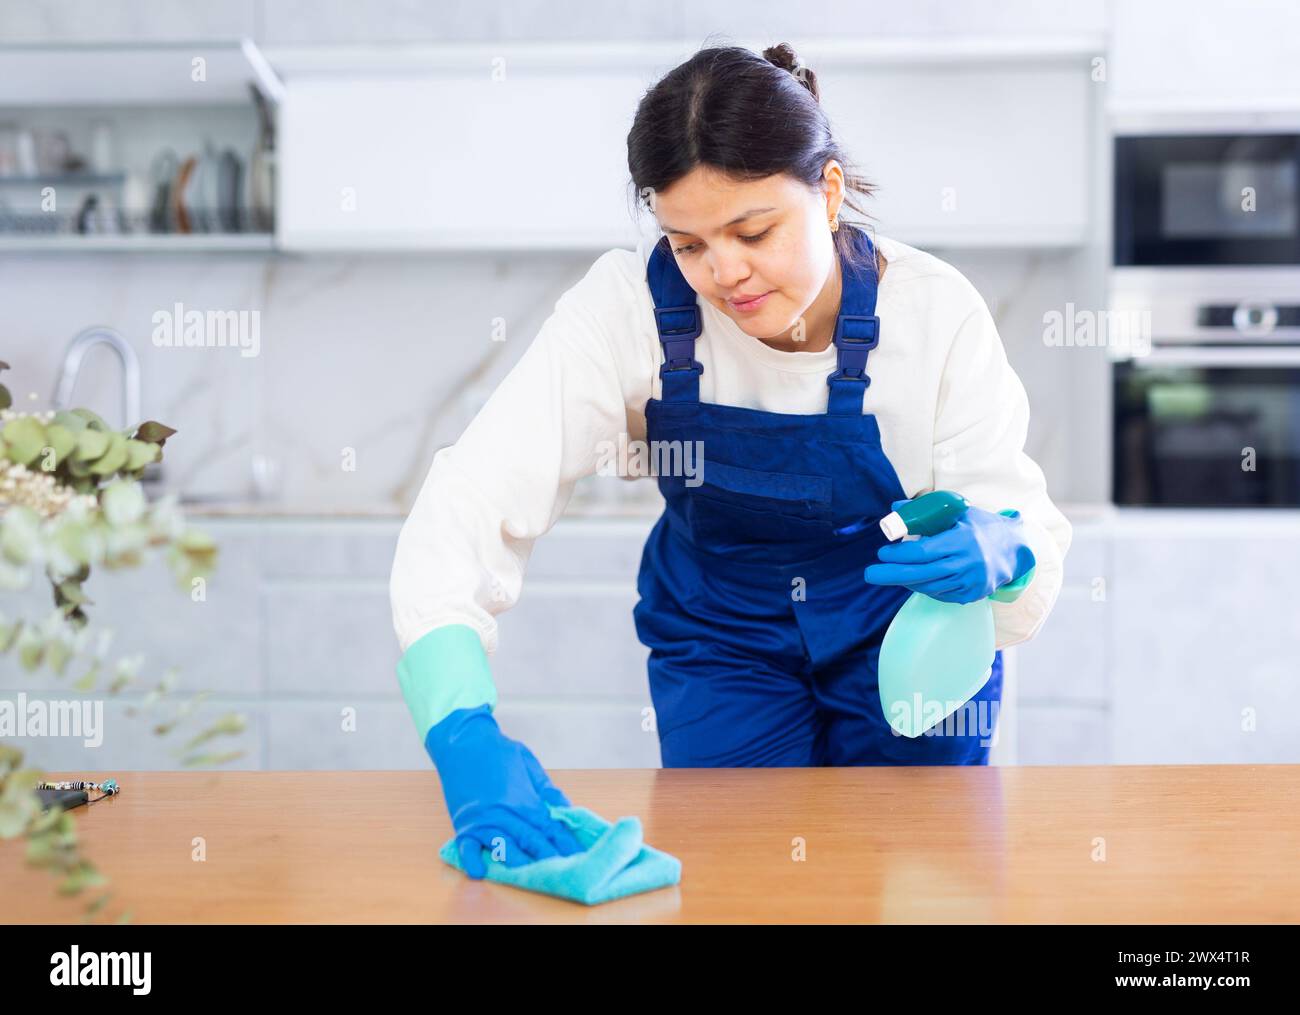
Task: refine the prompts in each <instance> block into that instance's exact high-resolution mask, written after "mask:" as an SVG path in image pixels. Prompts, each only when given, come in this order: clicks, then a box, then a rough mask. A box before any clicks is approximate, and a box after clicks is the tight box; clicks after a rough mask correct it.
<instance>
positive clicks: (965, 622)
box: [878, 490, 1034, 737]
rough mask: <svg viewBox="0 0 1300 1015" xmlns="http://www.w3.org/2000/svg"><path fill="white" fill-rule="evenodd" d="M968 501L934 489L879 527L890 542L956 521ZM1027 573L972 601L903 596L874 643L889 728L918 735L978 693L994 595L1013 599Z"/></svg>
mask: <svg viewBox="0 0 1300 1015" xmlns="http://www.w3.org/2000/svg"><path fill="white" fill-rule="evenodd" d="M968 506H969V505H967V503H966V500H965V498H964V497H962V496H961V495H960V494H957V493H953V492H952V491H950V490H935V491H934V492H933V493H927V494H925V495H924V496H921V497H917V498H916V499H915V500H911V501H908V502H907V503H906V504H903V505H902V506H900V507H899V509H898V510H897V511H892V512H890V513H889V514H888V515H886V516H885V517H884V518H883V519H881V522H880V529H881V531H882V532H884V534H885V538H886V539H889V540H890V541H894V540H898V539H902V538H903V537H904V536H907V535H913V536H933V535H935V534H937V533H939V532H943V531H944V530H945V529H949V528H951V527H952V526H953V525H955V524H956V523H957V521H958V520H959V519H960V518H961V517H962V516H963V515H965V514H966V509H967V507H968ZM1001 513H1002V514H1004V515H1010V516H1014V515H1015V512H1014V511H1003V512H1001ZM1033 577H1034V569H1033V568H1032V567H1031V568H1030V569H1029V570H1028V571H1027V572H1026V573H1025V574H1024V575H1022V576H1021V577H1019V578H1017V579H1016V580H1015V581H1013V582H1009V583H1007V584H1006V585H1003V586H1002V587H1001V588H1000V589H998V590H997V591H996V592H994V593H993V594H992V595H991V596H989V597H988V598H986V599H980V600H977V601H976V602H973V603H945V602H942V601H940V600H938V599H931V598H930V597H929V596H927V595H925V594H924V593H921V592H913V593H912V595H911V596H909V597H908V599H907V601H906V602H905V603H903V605H902V607H901V608H900V609H899V611H898V613H897V614H895V615H894V619H893V620H892V621H891V622H890V624H889V629H888V630H887V631H886V632H885V639H884V641H883V642H882V643H881V646H880V662H879V667H878V683H879V687H880V705H881V708H882V709H884V713H885V718H886V720H887V721H888V722H889V725H890V726H892V727H893V728H894V730H895V731H897V732H898V733H899V734H901V735H902V736H905V737H919V736H920V735H921V734H923V733H924V732H925V731H926V730H928V729H930V728H931V727H932V726H937V725H938V724H939V723H941V722H943V720H944V719H946V718H948V716H950V715H952V713H953V712H955V711H957V709H959V708H961V706H962V705H964V704H966V702H968V701H970V699H971V698H973V697H975V695H976V694H978V693H979V691H980V688H982V687H983V686H984V684H985V683H986V682H987V681H988V679H989V677H990V676H992V674H993V656H994V652H995V651H996V648H995V643H994V631H993V600H997V601H998V602H1001V603H1010V602H1015V600H1016V599H1018V598H1019V597H1020V593H1022V592H1023V591H1024V590H1025V588H1026V586H1028V585H1029V583H1030V581H1032V580H1033Z"/></svg>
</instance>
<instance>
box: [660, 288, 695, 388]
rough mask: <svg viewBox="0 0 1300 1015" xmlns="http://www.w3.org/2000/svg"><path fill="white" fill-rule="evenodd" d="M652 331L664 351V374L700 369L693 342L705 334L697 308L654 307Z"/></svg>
mask: <svg viewBox="0 0 1300 1015" xmlns="http://www.w3.org/2000/svg"><path fill="white" fill-rule="evenodd" d="M655 327H656V328H658V329H659V341H660V343H661V344H662V345H663V347H664V365H663V369H664V370H669V371H673V370H695V371H696V372H703V369H704V368H703V367H702V366H701V365H700V364H699V363H698V362H696V360H695V340H696V339H697V338H699V337H700V334H701V332H703V331H704V316H703V315H702V314H701V313H700V305H699V304H698V303H692V304H689V305H687V306H681V307H655Z"/></svg>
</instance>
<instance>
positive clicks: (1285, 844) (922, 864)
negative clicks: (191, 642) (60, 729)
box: [0, 765, 1300, 924]
mask: <svg viewBox="0 0 1300 1015" xmlns="http://www.w3.org/2000/svg"><path fill="white" fill-rule="evenodd" d="M79 775H80V776H81V777H88V778H97V776H95V775H92V774H90V773H61V774H52V775H51V777H52V778H77V777H78V776H79ZM551 775H552V777H553V779H554V780H555V782H556V784H557V785H559V786H560V787H562V788H563V789H564V791H565V792H566V793H567V794H568V796H569V797H570V799H572V800H573V801H574V803H577V804H582V805H583V806H586V807H590V808H591V809H592V810H594V811H595V812H596V813H598V814H600V815H602V816H604V817H606V818H608V819H610V820H611V821H612V820H614V819H616V818H618V817H621V816H624V815H637V816H638V817H640V819H641V822H642V825H643V828H644V830H645V839H646V842H648V843H649V844H650V845H652V846H655V847H657V848H659V849H662V850H664V851H666V852H668V853H671V854H673V855H674V856H676V857H678V858H679V859H680V860H681V861H682V881H681V884H679V885H677V886H674V887H672V888H667V889H661V890H659V891H655V892H650V893H646V894H643V895H637V896H632V897H630V898H626V899H620V900H618V901H616V902H612V903H606V904H604V905H600V906H595V907H587V906H582V905H578V904H575V903H571V902H566V901H563V900H559V899H553V898H549V897H547V896H543V895H537V894H534V893H529V892H524V891H520V890H518V889H515V888H510V887H507V886H505V885H499V884H494V883H491V882H488V881H480V882H474V881H470V880H469V879H468V878H467V877H465V875H464V874H462V873H460V872H459V871H457V870H454V869H453V868H451V867H448V866H447V865H445V864H444V863H443V862H442V861H441V860H440V859H438V856H437V851H438V847H439V846H441V844H442V843H443V842H445V841H446V840H447V839H448V838H449V837H450V835H451V824H450V821H449V819H448V817H447V814H446V811H445V808H444V805H443V803H442V797H441V794H440V792H439V789H438V782H437V775H436V773H434V772H433V771H432V770H430V771H428V772H137V773H131V772H125V773H113V772H105V773H101V776H102V777H103V778H107V777H109V776H115V777H116V778H117V779H118V781H119V782H120V783H121V785H122V787H123V789H122V793H121V795H120V796H117V797H114V798H110V799H106V800H103V801H101V802H98V803H95V804H92V805H90V807H89V808H86V807H81V808H77V810H76V811H75V812H74V813H75V814H76V815H77V816H78V828H79V830H80V836H81V840H82V843H83V848H84V850H85V853H86V855H87V856H88V857H90V858H91V859H93V861H94V862H95V863H96V864H97V866H98V867H99V869H100V870H101V871H103V872H104V873H105V874H107V875H108V876H109V877H110V878H111V879H112V881H113V886H112V889H113V892H114V898H115V902H114V909H115V910H116V908H117V905H118V902H119V901H120V904H121V905H122V906H124V907H126V908H129V909H130V910H131V911H132V913H133V922H135V923H137V924H141V923H442V922H458V923H459V922H488V923H525V922H583V923H625V922H626V923H637V922H655V923H659V922H664V923H668V922H683V923H692V922H695V923H785V922H794V923H872V922H886V923H913V922H920V923H929V922H937V923H968V922H973V923H997V922H1009V923H1037V922H1045V923H1294V922H1297V921H1300V862H1297V858H1300V765H1173V766H1080V767H1024V768H1015V767H1007V768H1003V767H934V768H930V767H915V768H897V767H883V768H803V769H792V768H767V769H752V768H751V769H666V770H665V769H626V770H580V771H564V770H557V771H553V772H552V773H551ZM196 837H201V838H202V840H203V844H204V846H205V849H206V860H204V861H202V862H198V861H196V860H195V859H193V858H192V854H193V852H194V850H195V848H196V847H195V844H194V841H193V840H194V839H195V838H196ZM22 850H23V846H22V844H21V843H20V842H13V841H10V842H3V843H0V881H2V882H3V884H4V891H3V893H2V894H0V920H3V921H6V922H11V923H13V922H24V923H47V922H76V921H77V920H78V919H79V918H80V914H81V909H80V906H81V905H82V904H83V903H79V902H77V901H72V900H65V899H57V898H56V897H55V894H54V882H53V879H52V878H50V877H49V876H48V875H47V874H45V873H44V872H42V871H39V870H37V869H34V868H26V867H24V866H23V860H22ZM800 856H802V857H803V859H799V857H800Z"/></svg>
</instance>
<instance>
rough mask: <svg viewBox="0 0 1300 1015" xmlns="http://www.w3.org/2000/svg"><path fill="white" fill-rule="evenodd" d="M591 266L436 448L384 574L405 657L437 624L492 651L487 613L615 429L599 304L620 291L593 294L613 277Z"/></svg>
mask: <svg viewBox="0 0 1300 1015" xmlns="http://www.w3.org/2000/svg"><path fill="white" fill-rule="evenodd" d="M602 260H604V258H602ZM597 266H598V267H600V269H601V270H597V267H593V269H592V271H591V272H589V273H588V275H587V277H586V278H585V279H583V280H582V281H581V282H579V283H578V285H576V286H574V287H573V288H572V289H570V290H569V291H568V292H566V293H565V294H564V295H563V296H561V297H560V299H559V300H558V301H557V302H556V304H555V310H554V313H552V314H551V316H550V317H548V318H547V320H546V321H545V323H544V324H543V325H542V327H541V330H540V331H539V332H538V334H537V336H536V338H535V339H534V340H533V342H532V343H531V345H529V347H528V349H527V350H525V352H524V354H523V356H522V357H521V358H520V359H519V361H518V362H517V363H516V364H515V365H514V367H513V368H512V369H511V370H510V372H509V374H508V375H507V376H506V377H505V378H504V380H503V381H502V382H501V384H500V386H499V387H498V388H497V389H496V390H495V391H494V392H493V393H492V395H491V397H490V398H489V399H488V400H487V402H486V403H485V404H484V406H483V407H482V409H481V410H480V411H479V412H478V414H477V415H476V416H475V417H474V419H473V421H472V422H471V423H470V424H469V426H468V427H467V428H466V429H465V432H464V434H463V435H462V436H461V437H460V439H459V440H458V441H456V443H455V444H454V445H452V446H450V447H446V448H443V449H441V450H440V451H438V452H437V454H435V455H434V458H433V463H432V465H431V466H430V468H429V472H428V475H427V476H426V477H425V480H424V484H423V486H422V487H421V488H420V492H419V495H418V496H417V497H416V500H415V504H414V506H413V507H412V509H411V513H410V515H409V516H408V517H407V519H406V521H405V523H404V524H403V526H402V530H401V533H400V535H399V537H398V541H397V552H396V556H395V558H394V561H393V569H392V575H391V578H390V581H389V594H390V600H391V605H392V611H393V626H394V629H395V630H396V632H397V637H398V641H399V642H400V644H401V649H402V651H403V653H405V652H406V650H407V649H408V648H410V646H411V645H412V644H413V643H415V642H416V641H418V640H419V639H420V638H421V637H423V636H424V635H425V634H427V633H428V632H429V631H431V630H433V629H434V628H437V627H441V626H443V625H447V624H465V625H468V626H469V627H471V628H473V629H474V630H475V631H477V632H478V634H479V638H480V640H481V641H482V642H483V648H484V650H485V651H487V652H493V651H495V649H496V643H497V623H496V616H497V614H500V613H501V612H503V611H505V610H507V609H509V608H510V607H511V606H513V605H514V604H515V602H516V601H517V600H518V598H519V593H520V590H521V587H522V584H523V576H524V569H525V567H526V565H527V563H528V557H529V555H530V553H531V552H532V546H533V542H534V540H535V539H536V538H537V537H538V536H540V535H542V534H543V533H545V532H546V531H547V530H548V529H550V527H551V526H552V525H553V524H554V523H555V521H556V519H558V518H559V516H560V514H561V513H562V512H563V510H564V508H565V505H566V504H567V503H568V500H569V497H570V496H571V494H572V493H573V487H574V484H575V483H576V482H577V480H578V479H580V478H582V477H583V476H587V475H590V474H592V473H594V472H595V471H596V468H597V465H598V462H599V457H600V451H601V447H602V442H606V441H611V442H617V439H618V434H619V433H620V432H621V431H622V430H623V429H624V428H625V426H626V420H627V416H626V412H625V400H624V394H623V388H622V385H621V383H620V378H619V369H618V360H617V357H616V356H615V354H614V351H613V345H612V343H613V342H614V341H616V340H618V339H619V336H617V335H611V334H609V331H610V328H609V323H610V322H609V320H608V318H607V316H606V314H605V312H604V311H603V310H601V309H600V308H601V307H608V306H611V305H615V304H614V303H613V302H612V301H614V300H617V299H621V298H622V296H623V294H621V293H611V292H609V291H602V292H600V293H596V292H594V291H593V287H596V286H603V287H604V289H605V290H608V289H609V280H610V279H611V278H612V277H613V276H612V275H611V274H610V272H609V271H608V270H605V269H609V268H610V267H611V264H610V262H607V261H606V262H605V264H603V265H602V263H601V261H598V262H597ZM588 297H591V298H588ZM595 297H599V298H595ZM632 310H633V308H631V307H629V308H628V312H629V313H631V312H632ZM623 340H624V341H625V342H630V341H631V340H632V336H630V335H628V336H623ZM605 446H608V445H605Z"/></svg>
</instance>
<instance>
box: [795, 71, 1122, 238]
mask: <svg viewBox="0 0 1300 1015" xmlns="http://www.w3.org/2000/svg"><path fill="white" fill-rule="evenodd" d="M1085 57H1086V54H1078V55H1076V56H1074V57H1073V58H1063V59H1062V61H1061V62H1060V63H1041V64H1040V63H1034V64H1024V65H1019V64H1017V63H1016V62H1015V61H1010V62H1008V63H1007V64H1000V65H999V66H992V65H988V64H984V65H980V66H965V65H963V64H960V63H948V64H938V65H930V66H921V67H912V66H905V65H902V64H900V65H898V66H892V67H887V68H884V69H873V70H870V71H863V70H857V69H854V68H851V67H835V68H833V69H831V70H828V71H825V72H821V71H819V72H818V78H819V81H820V83H821V91H822V98H823V103H824V104H825V106H826V109H827V112H828V113H829V114H830V116H831V121H832V126H833V127H834V129H835V130H836V133H837V134H838V135H839V137H840V140H841V142H842V143H843V144H844V145H845V147H846V148H847V149H848V156H849V158H850V159H851V160H853V161H854V162H855V163H856V164H857V166H858V167H859V168H860V169H861V171H862V173H863V175H864V176H865V177H866V178H867V180H868V181H869V182H870V183H872V184H874V185H875V186H876V187H877V188H878V190H877V192H876V194H875V197H874V199H873V200H872V202H871V203H870V207H871V210H872V214H873V216H874V217H875V218H876V219H877V220H878V222H877V226H878V228H879V230H880V231H881V232H882V233H886V234H888V235H892V236H896V237H898V238H899V239H901V240H903V241H905V242H908V243H912V244H915V245H921V246H926V245H936V246H963V245H973V246H985V245H987V246H1022V247H1034V246H1049V247H1051V246H1073V245H1077V244H1081V243H1084V242H1085V241H1086V239H1087V234H1088V228H1089V218H1090V212H1089V187H1090V181H1091V179H1092V176H1091V174H1092V172H1093V171H1094V166H1093V159H1092V156H1091V154H1090V152H1091V150H1092V149H1093V148H1095V142H1096V138H1095V136H1094V135H1093V133H1092V130H1093V126H1092V125H1093V122H1094V120H1093V116H1092V113H1091V110H1092V109H1093V104H1094V103H1100V102H1101V101H1102V99H1101V96H1100V93H1099V92H1098V87H1099V86H1098V85H1096V84H1094V83H1092V81H1091V78H1090V75H1089V64H1088V62H1087V60H1086V58H1085Z"/></svg>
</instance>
